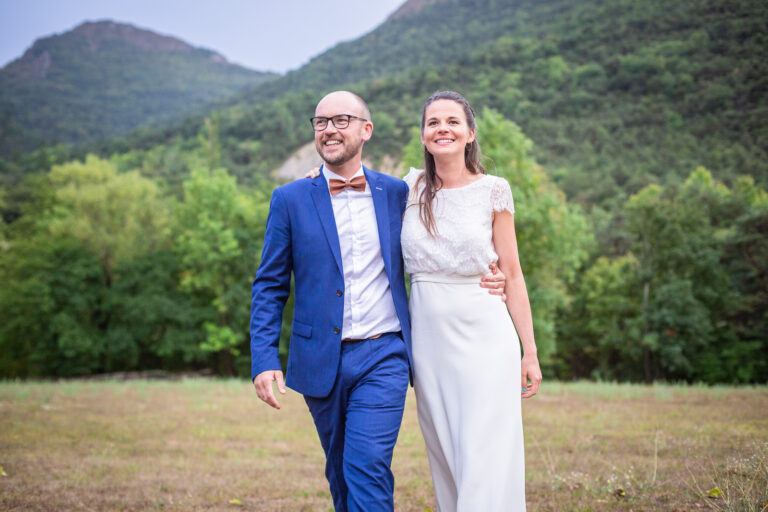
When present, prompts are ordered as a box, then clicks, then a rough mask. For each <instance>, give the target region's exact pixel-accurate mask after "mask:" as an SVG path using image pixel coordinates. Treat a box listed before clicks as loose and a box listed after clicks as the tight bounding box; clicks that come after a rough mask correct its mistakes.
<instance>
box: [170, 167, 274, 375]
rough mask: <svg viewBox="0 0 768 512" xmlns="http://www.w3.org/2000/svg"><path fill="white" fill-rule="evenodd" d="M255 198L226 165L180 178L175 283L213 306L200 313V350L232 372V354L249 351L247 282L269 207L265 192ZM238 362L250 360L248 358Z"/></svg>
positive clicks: (233, 361)
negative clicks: (240, 186)
mask: <svg viewBox="0 0 768 512" xmlns="http://www.w3.org/2000/svg"><path fill="white" fill-rule="evenodd" d="M257 197H258V196H257ZM257 200H258V199H256V198H254V197H253V196H251V195H248V194H245V193H243V192H242V191H240V190H238V187H237V184H236V183H235V180H234V178H233V177H232V176H230V175H229V174H227V172H226V171H225V170H224V169H218V170H216V171H214V172H210V171H208V170H205V169H197V170H194V171H193V172H192V174H191V176H190V178H189V179H188V180H186V181H185V182H184V199H183V202H182V203H180V204H179V206H178V208H177V211H176V219H175V229H174V230H175V236H174V251H175V252H176V254H177V258H178V261H179V263H180V265H181V269H182V271H181V280H180V283H179V284H180V287H181V289H182V290H183V291H187V292H189V293H191V294H193V295H195V296H197V297H199V298H204V300H205V303H206V304H208V307H209V308H211V309H212V311H211V312H210V314H209V315H205V317H204V318H202V319H201V320H203V321H202V322H201V323H202V325H201V327H202V328H203V329H204V331H205V333H206V337H205V341H204V342H203V343H202V344H201V345H200V350H202V351H203V352H205V353H212V354H215V355H216V356H217V357H218V359H217V365H218V370H219V371H220V372H222V373H226V374H233V373H234V372H235V370H236V368H235V358H237V357H238V356H249V355H250V353H249V352H248V350H247V347H248V346H249V344H248V341H249V338H248V337H247V332H244V330H243V325H244V324H243V320H244V319H245V318H247V316H248V311H249V305H250V300H249V297H250V295H249V291H250V290H249V288H248V287H247V286H245V283H247V282H248V281H249V279H250V278H251V277H252V274H253V273H254V272H255V269H256V264H257V258H256V255H258V254H259V253H260V252H261V251H260V249H261V243H262V240H263V238H264V225H265V222H266V213H267V209H268V203H267V198H266V194H264V195H263V196H262V197H261V201H262V202H261V203H259V202H257ZM265 206H266V207H265ZM207 318H210V319H207ZM239 364H240V366H241V367H242V366H246V367H247V366H248V362H247V360H246V361H243V360H242V359H241V361H240V362H239Z"/></svg>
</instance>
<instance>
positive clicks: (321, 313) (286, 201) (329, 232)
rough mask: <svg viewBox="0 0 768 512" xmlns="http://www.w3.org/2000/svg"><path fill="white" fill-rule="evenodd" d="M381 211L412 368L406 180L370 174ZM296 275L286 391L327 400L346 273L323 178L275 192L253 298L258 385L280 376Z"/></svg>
mask: <svg viewBox="0 0 768 512" xmlns="http://www.w3.org/2000/svg"><path fill="white" fill-rule="evenodd" d="M363 170H364V172H365V178H366V180H367V181H368V185H369V187H370V189H371V195H372V196H373V205H374V208H375V210H376V223H377V225H378V230H379V242H380V243H381V254H382V257H383V259H384V268H385V269H386V272H387V277H388V278H389V287H390V290H391V291H392V299H393V300H394V303H395V310H396V312H397V317H398V319H399V320H400V326H401V328H402V332H403V339H404V341H405V345H406V348H407V350H408V359H409V361H410V362H411V368H413V364H412V361H413V360H412V358H411V321H410V317H409V316H408V298H407V295H406V291H405V281H404V278H403V258H402V253H401V252H400V228H401V222H402V218H403V211H404V210H405V205H406V200H407V196H408V185H406V184H405V182H404V181H402V180H399V179H397V178H393V177H391V176H387V175H384V174H380V173H378V172H375V171H372V170H370V169H367V168H365V167H364V168H363ZM291 272H293V274H294V286H295V290H294V293H295V306H294V310H293V321H292V324H291V342H290V351H289V355H288V369H287V373H286V385H288V386H290V387H291V388H292V389H294V390H296V391H298V392H299V393H302V394H305V395H309V396H312V397H324V396H327V395H328V394H329V393H330V391H331V388H332V387H333V383H334V381H335V380H336V373H337V371H338V369H339V358H340V354H341V327H342V323H343V313H344V297H343V293H345V290H344V274H343V271H342V264H341V249H340V246H339V236H338V233H337V231H336V221H335V219H334V216H333V207H332V205H331V197H330V193H329V192H328V183H327V182H326V179H325V177H324V176H323V174H322V173H321V174H320V176H318V177H316V178H314V179H308V178H305V179H301V180H298V181H294V182H292V183H289V184H287V185H284V186H282V187H278V188H276V189H275V191H274V192H273V193H272V201H271V203H270V207H269V216H268V217H267V230H266V234H265V236H264V249H263V251H262V255H261V264H260V265H259V270H258V272H257V273H256V279H254V281H253V287H252V299H251V378H254V377H256V375H258V374H259V373H261V372H263V371H266V370H279V369H280V360H279V358H278V342H279V339H280V328H281V324H282V315H283V308H284V306H285V302H286V300H287V299H288V295H289V294H290V289H291Z"/></svg>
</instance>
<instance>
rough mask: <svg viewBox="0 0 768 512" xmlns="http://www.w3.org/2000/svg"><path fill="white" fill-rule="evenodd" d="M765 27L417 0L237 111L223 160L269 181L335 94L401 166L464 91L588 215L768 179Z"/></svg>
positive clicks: (229, 123)
mask: <svg viewBox="0 0 768 512" xmlns="http://www.w3.org/2000/svg"><path fill="white" fill-rule="evenodd" d="M767 23H768V4H766V3H765V2H762V1H760V0H701V1H697V2H679V1H677V0H642V1H637V0H612V1H610V2H608V1H605V0H584V1H581V2H573V1H570V0H431V1H425V0H409V1H408V2H406V3H405V4H404V5H403V6H402V7H401V8H400V9H399V10H398V11H396V12H395V13H394V14H393V15H392V16H391V17H390V18H389V19H388V20H387V21H386V22H385V23H383V24H382V25H380V26H379V27H377V28H376V29H375V30H373V31H371V32H370V33H368V34H366V35H364V36H362V37H361V38H359V39H357V40H354V41H350V42H345V43H341V44H339V45H337V46H335V47H334V48H332V49H330V50H328V51H326V52H324V53H323V54H321V55H319V56H317V57H315V58H314V59H312V60H311V61H310V62H309V63H308V64H307V65H305V66H303V67H302V68H300V69H298V70H296V71H293V72H290V73H287V74H286V75H284V76H282V77H279V78H277V79H275V80H272V81H270V82H267V83H264V84H261V85H257V86H255V87H253V88H251V89H247V90H244V91H243V92H241V93H239V94H238V95H236V96H234V97H233V98H232V99H230V100H228V102H227V105H228V106H227V108H224V109H222V110H220V111H219V115H220V135H221V138H222V141H223V148H222V149H223V153H222V157H223V162H224V165H225V166H226V167H227V168H228V169H230V171H231V172H233V173H235V174H236V175H238V176H239V177H240V178H241V179H244V180H248V179H252V178H253V177H256V176H259V175H261V176H264V175H266V174H268V173H269V172H270V171H271V170H272V169H274V168H276V167H278V166H280V165H281V163H282V162H283V161H284V160H285V159H286V158H287V157H288V156H289V155H290V154H291V153H292V152H293V151H295V150H296V149H298V148H300V147H301V146H302V145H304V144H306V143H307V142H308V141H310V140H311V137H312V134H311V132H310V131H309V124H308V122H307V118H308V117H309V116H310V115H311V112H312V109H313V107H314V105H315V103H316V102H317V100H318V99H319V97H320V95H321V94H323V93H324V92H326V91H328V90H332V89H336V88H349V89H352V90H354V91H355V92H358V93H359V94H360V95H362V96H363V97H364V98H366V99H367V100H368V101H369V103H370V105H371V108H372V111H373V115H374V121H375V124H376V131H375V135H374V138H373V140H372V141H371V142H370V143H369V144H368V145H367V146H366V147H367V149H366V152H367V154H368V155H369V157H372V158H373V159H374V160H377V159H378V160H381V159H383V158H384V157H385V156H388V157H390V158H394V159H395V160H399V159H400V157H401V155H402V148H403V147H404V146H405V144H406V143H407V142H408V141H409V140H410V138H411V130H412V129H413V128H414V127H415V126H417V124H418V122H419V116H420V109H421V105H422V104H423V102H424V100H425V99H426V98H427V97H428V96H429V95H430V94H431V93H433V92H434V91H436V90H441V89H455V90H458V91H460V92H462V93H464V94H465V95H466V96H467V97H468V99H469V100H470V101H471V102H472V104H473V105H474V106H475V108H476V109H477V110H478V111H482V109H483V108H485V107H489V108H493V109H496V110H498V111H500V112H501V113H502V114H503V115H504V116H505V117H507V118H508V119H511V120H513V121H515V122H516V123H517V124H519V125H520V126H521V128H522V130H523V132H524V133H525V134H526V135H528V136H529V137H530V138H531V139H532V140H533V142H534V144H535V152H536V157H537V160H538V161H540V162H541V163H543V164H544V165H545V166H546V168H547V169H548V170H549V171H550V173H551V174H552V175H553V177H554V178H555V180H556V181H557V183H558V184H559V185H560V186H561V187H562V188H563V189H564V190H565V191H566V193H567V194H568V196H569V197H573V198H577V199H578V200H579V201H580V202H583V203H586V204H594V203H597V204H604V205H606V206H607V205H608V203H611V202H614V201H618V202H621V201H622V200H623V199H622V198H625V197H626V196H627V195H629V194H632V193H634V192H636V191H638V190H639V189H641V188H642V187H643V186H645V185H647V184H649V183H676V182H679V181H681V180H682V179H684V178H685V177H686V176H688V174H690V172H691V171H692V170H693V169H695V168H696V167H697V166H700V165H701V166H705V167H707V168H709V169H711V170H712V171H713V173H714V174H715V176H716V177H717V178H718V179H721V180H724V181H726V182H728V183H732V182H733V180H735V179H736V177H738V176H739V175H743V174H750V175H752V176H753V177H754V178H755V179H756V180H757V181H758V182H759V183H763V184H765V183H768V93H767V91H768V82H767V81H766V77H768V45H767V44H765V41H766V35H765V34H766V32H765V26H766V24H767ZM199 127H200V121H199V120H190V121H188V122H187V123H186V124H183V125H179V126H177V127H175V128H170V129H169V128H166V129H165V130H163V131H162V134H160V132H158V134H154V135H153V134H149V135H148V136H146V137H144V138H143V139H142V138H141V137H134V138H133V139H131V141H130V143H129V144H128V147H134V148H142V147H145V148H149V147H151V146H152V145H154V144H157V143H158V142H160V141H162V140H168V138H169V137H172V136H173V135H174V134H176V135H181V136H185V137H186V136H188V135H185V134H194V135H196V134H197V133H198V132H199ZM480 137H481V140H482V134H480ZM255 143H258V146H259V147H258V149H257V150H255V151H253V152H252V153H249V154H247V155H245V154H244V153H243V151H242V147H243V145H244V144H246V145H249V146H248V147H255V146H254V145H253V144H255ZM117 147H126V144H125V141H122V145H121V146H117ZM109 149H110V148H109V146H108V147H106V148H105V150H109ZM112 149H114V148H112Z"/></svg>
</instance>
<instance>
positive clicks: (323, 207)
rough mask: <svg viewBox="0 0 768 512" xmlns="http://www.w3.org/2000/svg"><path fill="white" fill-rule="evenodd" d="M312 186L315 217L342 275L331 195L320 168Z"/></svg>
mask: <svg viewBox="0 0 768 512" xmlns="http://www.w3.org/2000/svg"><path fill="white" fill-rule="evenodd" d="M312 185H314V187H313V188H312V191H311V192H310V195H311V196H312V201H313V202H314V203H315V208H316V209H317V215H318V217H320V224H321V225H322V226H323V231H324V232H325V238H326V239H327V240H328V245H329V246H330V248H331V252H332V253H333V259H334V260H336V265H337V266H338V267H339V273H340V274H341V275H344V269H343V267H342V265H341V245H340V244H339V233H338V230H337V229H336V219H335V217H334V216H333V205H331V193H330V192H329V190H328V182H327V181H326V179H325V176H323V170H322V167H321V168H320V176H318V177H316V178H315V179H313V180H312Z"/></svg>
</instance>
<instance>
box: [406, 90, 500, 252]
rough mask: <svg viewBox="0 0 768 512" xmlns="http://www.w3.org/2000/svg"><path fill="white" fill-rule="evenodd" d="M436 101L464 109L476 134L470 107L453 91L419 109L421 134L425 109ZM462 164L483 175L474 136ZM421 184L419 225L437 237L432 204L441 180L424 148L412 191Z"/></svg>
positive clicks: (483, 169)
mask: <svg viewBox="0 0 768 512" xmlns="http://www.w3.org/2000/svg"><path fill="white" fill-rule="evenodd" d="M437 100H451V101H455V102H456V103H458V104H459V105H461V106H462V108H463V109H464V116H465V117H466V118H467V126H468V127H469V129H470V130H475V133H477V123H476V122H475V111H474V110H472V106H471V105H470V104H469V102H468V101H467V100H466V99H465V98H464V96H462V95H461V94H459V93H457V92H454V91H440V92H436V93H435V94H433V95H432V96H430V97H429V98H428V99H427V102H426V103H424V108H423V109H421V133H422V134H423V133H424V123H425V121H426V115H427V107H428V106H429V105H431V104H432V103H434V102H435V101H437ZM464 164H465V165H466V166H467V169H469V172H471V173H472V174H485V167H483V164H481V163H480V145H479V144H478V143H477V136H475V140H473V141H472V142H470V143H467V147H466V148H465V151H464ZM421 183H424V189H423V190H422V191H421V194H420V195H419V218H421V223H422V224H424V227H425V228H426V229H427V233H429V234H430V235H431V236H432V237H434V236H436V235H437V225H436V224H435V214H434V210H433V202H434V200H435V195H436V194H437V191H438V190H440V189H441V188H443V180H441V179H440V177H439V176H438V175H437V171H436V169H435V157H434V156H432V153H430V152H429V151H427V147H426V146H424V173H423V174H422V175H421V176H419V178H418V179H417V180H416V183H415V184H414V189H415V190H418V189H419V186H420V185H421Z"/></svg>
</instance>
